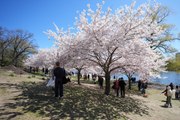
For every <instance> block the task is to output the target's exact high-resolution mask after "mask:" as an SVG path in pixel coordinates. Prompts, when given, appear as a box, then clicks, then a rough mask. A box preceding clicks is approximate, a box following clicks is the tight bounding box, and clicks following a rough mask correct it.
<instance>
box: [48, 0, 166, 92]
mask: <svg viewBox="0 0 180 120" xmlns="http://www.w3.org/2000/svg"><path fill="white" fill-rule="evenodd" d="M102 7H103V4H102V5H101V4H97V9H96V10H92V9H91V7H90V5H88V9H87V10H83V11H82V12H81V14H80V16H79V18H77V21H76V28H75V29H76V30H75V31H77V32H75V33H73V32H71V30H70V29H68V30H67V31H64V30H63V29H59V28H58V27H57V26H56V25H55V28H56V31H52V30H48V31H47V32H46V34H48V36H50V37H53V38H54V39H55V44H56V46H57V47H58V49H59V50H60V52H58V56H59V58H58V59H59V60H61V61H64V62H63V63H62V64H63V65H64V66H69V67H70V66H71V67H74V68H77V69H79V68H80V69H79V70H81V69H82V68H84V67H85V66H86V67H85V68H88V67H90V66H91V67H92V66H93V67H94V68H98V69H95V70H96V71H97V72H99V71H100V72H99V73H103V74H104V76H105V81H106V87H105V94H106V95H109V93H110V75H111V73H112V72H119V71H121V72H123V73H128V74H129V76H130V75H131V74H133V73H138V74H139V75H140V76H141V78H148V77H149V76H151V75H154V73H157V72H159V71H161V70H162V68H161V66H162V65H164V59H163V57H162V54H161V53H160V51H159V50H157V49H156V48H160V47H159V46H158V45H160V43H161V42H160V41H159V38H160V37H161V36H162V35H163V34H164V33H165V31H166V29H167V28H166V27H163V26H162V24H160V22H159V20H160V19H158V18H157V16H156V18H154V16H155V15H156V14H157V13H158V11H159V8H160V5H159V4H158V3H145V4H142V5H140V6H139V7H137V8H135V2H133V3H132V4H131V5H130V6H125V7H122V8H120V9H117V10H115V11H114V12H113V11H112V10H111V9H110V8H108V9H107V10H106V11H103V8H102ZM87 63H88V64H87ZM99 68H100V69H101V70H99Z"/></svg>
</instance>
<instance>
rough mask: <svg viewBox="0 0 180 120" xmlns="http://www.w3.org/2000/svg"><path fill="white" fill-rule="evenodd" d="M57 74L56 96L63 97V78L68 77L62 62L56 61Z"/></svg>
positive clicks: (55, 72) (55, 74)
mask: <svg viewBox="0 0 180 120" xmlns="http://www.w3.org/2000/svg"><path fill="white" fill-rule="evenodd" d="M53 73H54V76H55V97H59V99H60V98H62V97H63V79H65V77H66V73H65V70H64V69H63V68H61V67H60V63H59V62H56V68H55V69H54V72H53Z"/></svg>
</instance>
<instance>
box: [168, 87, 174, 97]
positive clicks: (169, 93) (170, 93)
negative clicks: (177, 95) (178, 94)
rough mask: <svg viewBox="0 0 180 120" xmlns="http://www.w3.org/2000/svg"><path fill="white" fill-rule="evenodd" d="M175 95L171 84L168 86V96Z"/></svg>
mask: <svg viewBox="0 0 180 120" xmlns="http://www.w3.org/2000/svg"><path fill="white" fill-rule="evenodd" d="M172 95H173V91H172V90H171V88H170V86H168V88H167V96H172Z"/></svg>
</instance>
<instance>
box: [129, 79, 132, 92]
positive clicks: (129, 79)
mask: <svg viewBox="0 0 180 120" xmlns="http://www.w3.org/2000/svg"><path fill="white" fill-rule="evenodd" d="M128 83H129V90H131V83H132V82H131V77H130V76H129V77H128Z"/></svg>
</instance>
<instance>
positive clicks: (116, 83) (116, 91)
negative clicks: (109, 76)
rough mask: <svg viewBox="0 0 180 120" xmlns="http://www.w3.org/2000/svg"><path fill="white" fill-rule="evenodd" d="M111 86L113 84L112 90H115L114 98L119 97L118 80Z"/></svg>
mask: <svg viewBox="0 0 180 120" xmlns="http://www.w3.org/2000/svg"><path fill="white" fill-rule="evenodd" d="M113 84H114V90H115V93H116V96H117V97H118V96H119V80H115V81H114V82H113Z"/></svg>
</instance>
